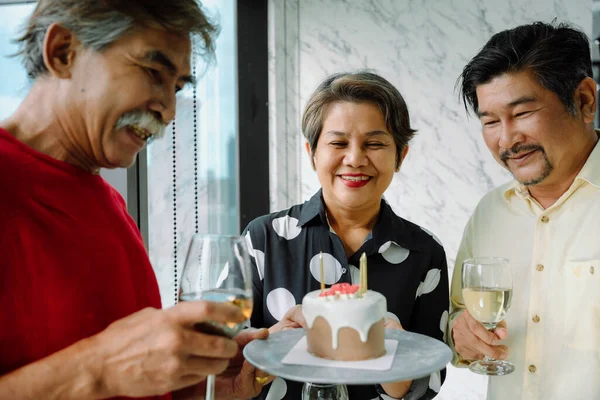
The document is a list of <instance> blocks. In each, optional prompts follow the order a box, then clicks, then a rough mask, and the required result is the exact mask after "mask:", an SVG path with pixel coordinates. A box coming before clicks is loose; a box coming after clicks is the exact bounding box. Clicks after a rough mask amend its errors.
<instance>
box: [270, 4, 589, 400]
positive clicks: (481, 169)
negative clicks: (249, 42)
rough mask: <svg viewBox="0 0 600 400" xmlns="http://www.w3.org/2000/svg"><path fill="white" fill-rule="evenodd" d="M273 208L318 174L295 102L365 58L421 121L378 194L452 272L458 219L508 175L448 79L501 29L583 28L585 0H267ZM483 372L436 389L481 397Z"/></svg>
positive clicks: (467, 398)
mask: <svg viewBox="0 0 600 400" xmlns="http://www.w3.org/2000/svg"><path fill="white" fill-rule="evenodd" d="M269 14H270V15H269V18H270V21H269V29H270V31H269V41H270V43H269V48H270V64H269V66H270V81H269V85H270V99H269V103H270V118H271V120H270V130H271V133H270V136H271V148H270V152H271V154H270V157H271V159H270V162H271V171H272V173H271V208H272V210H277V209H282V208H286V207H289V206H290V205H292V204H295V203H298V202H301V201H303V200H306V199H308V198H309V197H310V196H311V195H312V194H313V193H314V192H315V191H316V190H317V189H318V188H319V182H318V180H317V176H316V174H315V172H314V171H313V170H312V168H311V167H310V163H309V160H308V158H307V156H306V154H305V152H304V148H303V137H302V135H301V133H300V113H301V111H302V107H303V106H304V104H305V103H306V100H307V99H308V96H309V95H310V93H311V92H312V90H313V89H314V88H315V87H316V85H317V84H318V83H319V82H320V81H321V80H322V79H323V78H325V77H326V76H327V75H328V74H331V73H334V72H339V71H350V70H355V69H358V68H371V69H374V70H375V71H376V72H378V73H379V74H381V75H382V76H384V77H385V78H387V79H388V80H390V81H391V82H392V83H393V84H394V85H396V87H397V88H398V89H399V90H400V92H401V93H402V94H403V96H404V98H405V100H406V101H407V103H408V105H409V111H410V114H411V121H412V125H413V127H414V128H416V129H418V134H417V136H416V137H415V138H414V139H413V141H412V142H411V148H410V152H409V154H408V157H407V158H406V160H405V162H404V165H403V166H402V169H401V171H400V173H398V174H397V176H396V177H395V179H394V181H393V182H392V184H391V186H390V188H389V190H388V191H387V192H386V194H385V196H386V199H387V200H388V201H389V203H390V204H391V205H392V207H393V208H394V209H395V211H396V212H397V213H398V214H400V215H402V216H403V217H405V218H407V219H409V220H411V221H413V222H415V223H417V224H419V225H421V226H423V227H425V228H426V229H428V230H430V231H432V232H433V233H434V234H435V235H436V236H437V237H438V238H439V239H440V240H441V241H442V243H443V244H444V247H445V249H446V253H447V256H448V261H449V268H450V270H451V271H450V273H451V272H452V269H453V262H454V258H455V255H456V251H457V248H458V245H459V242H460V238H461V235H462V229H463V227H464V225H465V223H466V221H467V219H468V217H469V215H470V213H471V212H472V210H473V209H474V207H475V205H476V204H477V202H478V200H479V199H480V198H481V197H482V196H483V194H484V193H485V192H487V191H488V190H490V189H491V188H493V187H495V186H497V185H499V184H501V183H503V182H505V181H507V180H508V179H510V176H509V175H508V174H507V173H506V172H504V171H503V170H502V169H501V168H500V167H499V166H498V165H497V164H496V162H495V161H494V160H493V158H492V156H491V155H490V154H489V152H488V150H487V149H486V147H485V145H484V143H483V140H482V139H481V136H480V125H479V122H478V121H477V119H476V118H470V119H469V118H467V116H466V113H465V110H464V107H463V106H462V105H461V104H460V103H459V101H458V94H457V92H456V91H455V90H454V85H455V82H456V79H457V77H458V75H459V74H460V72H461V70H462V68H463V66H464V65H465V64H466V63H467V62H468V61H469V59H470V58H471V57H472V56H474V55H475V54H476V52H477V51H478V49H479V48H480V47H481V46H483V44H485V42H486V41H487V39H489V37H490V36H491V35H492V34H493V33H495V32H498V31H500V30H503V29H506V28H510V27H513V26H516V25H519V24H522V23H528V22H532V21H534V20H543V21H550V20H552V19H553V18H555V17H557V16H558V17H560V20H561V21H562V20H564V21H569V22H571V23H573V24H575V25H576V26H578V27H580V28H581V29H583V30H584V31H585V32H587V33H588V34H591V32H592V0H576V1H573V0H553V1H549V0H531V1H527V2H524V1H521V0H507V1H497V0H476V1H474V0H271V1H270V4H269ZM486 384H487V381H486V379H485V378H483V377H480V376H475V375H473V374H471V373H469V372H468V371H464V370H460V371H459V370H457V369H454V368H450V369H449V376H448V380H447V381H446V384H445V385H444V387H443V388H442V392H441V393H440V396H438V398H440V399H444V400H449V399H461V400H475V399H483V398H485V390H486Z"/></svg>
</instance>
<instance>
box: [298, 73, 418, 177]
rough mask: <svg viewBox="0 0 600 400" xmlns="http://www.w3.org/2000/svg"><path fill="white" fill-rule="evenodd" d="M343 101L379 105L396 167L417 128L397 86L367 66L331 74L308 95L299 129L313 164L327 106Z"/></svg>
mask: <svg viewBox="0 0 600 400" xmlns="http://www.w3.org/2000/svg"><path fill="white" fill-rule="evenodd" d="M342 101H347V102H353V103H363V102H366V103H373V104H375V105H376V106H377V107H378V108H379V110H380V111H381V114H382V115H383V118H384V120H385V125H386V127H387V128H388V130H389V131H390V133H391V134H392V136H393V137H394V142H395V144H396V167H399V166H400V163H401V161H402V160H401V159H400V156H401V154H402V151H403V150H404V148H405V147H406V145H407V144H408V142H409V141H410V140H411V139H412V137H413V136H414V134H415V132H416V130H414V129H412V128H411V127H410V117H409V114H408V107H407V106H406V102H405V101H404V98H403V97H402V95H401V94H400V92H399V91H398V89H396V88H395V87H394V85H392V84H391V83H390V82H389V81H387V80H386V79H385V78H383V77H381V76H379V75H377V74H375V73H373V72H371V71H368V70H360V71H357V72H354V73H346V72H344V73H337V74H333V75H330V76H329V77H328V78H326V79H325V80H324V81H323V82H321V84H320V85H319V86H318V87H317V89H316V90H315V91H314V92H313V94H312V95H311V96H310V98H309V99H308V102H307V104H306V108H305V109H304V113H303V116H302V133H303V134H304V137H305V138H306V140H307V141H308V144H309V146H310V150H311V153H312V155H313V161H312V162H313V165H314V154H315V150H316V148H317V142H318V141H319V136H321V130H322V129H323V123H324V121H325V117H326V114H327V109H328V107H329V105H330V104H332V103H336V102H342Z"/></svg>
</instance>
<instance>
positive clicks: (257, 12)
mask: <svg viewBox="0 0 600 400" xmlns="http://www.w3.org/2000/svg"><path fill="white" fill-rule="evenodd" d="M202 3H203V7H204V9H205V10H207V11H208V13H209V15H211V16H217V21H218V24H219V27H220V34H219V36H218V37H217V42H216V63H215V64H213V65H210V66H209V67H208V69H206V68H205V65H204V63H203V60H202V58H201V57H199V58H195V59H194V62H193V65H192V74H194V75H196V76H197V78H198V84H197V86H196V88H195V89H191V88H190V89H186V90H185V91H183V92H182V93H181V94H180V95H179V98H178V101H177V116H176V118H175V122H174V123H173V124H171V126H170V127H169V128H168V129H167V134H166V136H165V137H164V138H163V139H162V140H159V141H156V142H155V143H152V144H151V145H150V146H149V147H148V151H147V161H146V162H147V184H146V185H147V191H148V197H147V198H148V211H147V215H148V217H147V221H148V222H147V230H148V241H147V243H148V250H149V253H150V259H151V262H152V265H153V266H154V270H155V272H156V275H157V277H158V281H159V285H160V289H161V296H162V299H163V305H165V306H169V305H171V304H173V302H174V299H175V297H176V296H175V293H174V289H175V285H174V283H175V281H176V279H177V273H178V271H180V270H181V268H182V267H183V263H184V262H185V256H186V251H187V246H188V244H189V242H190V239H191V236H192V235H193V234H194V233H196V232H198V233H220V234H232V235H236V234H239V233H240V231H241V230H242V229H243V228H244V227H245V225H246V224H247V223H248V222H249V220H251V219H253V218H255V217H257V216H259V215H261V214H265V213H267V212H268V211H269V203H268V201H269V196H268V188H269V183H268V160H269V157H268V123H267V94H268V91H267V61H268V60H267V1H266V0H264V1H255V2H248V1H245V0H238V1H236V0H205V1H203V2H202ZM257 26H258V28H257ZM140 165H142V168H143V160H142V162H141V163H140ZM142 175H143V174H142ZM141 181H142V182H141V190H142V191H143V187H144V182H143V179H142V180H141ZM142 197H143V196H142ZM140 215H141V219H142V220H143V219H144V217H143V216H144V213H143V212H142V213H141V214H140ZM142 225H143V221H142ZM142 231H143V229H142Z"/></svg>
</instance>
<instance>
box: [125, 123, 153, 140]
mask: <svg viewBox="0 0 600 400" xmlns="http://www.w3.org/2000/svg"><path fill="white" fill-rule="evenodd" d="M128 127H129V128H131V131H132V132H133V133H134V135H135V136H137V137H138V138H140V139H142V140H143V141H147V140H148V139H150V137H151V136H152V133H151V132H150V131H148V130H147V129H145V128H142V127H140V126H138V125H128Z"/></svg>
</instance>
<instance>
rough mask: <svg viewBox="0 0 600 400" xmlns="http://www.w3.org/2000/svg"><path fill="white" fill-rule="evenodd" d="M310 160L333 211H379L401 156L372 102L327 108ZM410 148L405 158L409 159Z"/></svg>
mask: <svg viewBox="0 0 600 400" xmlns="http://www.w3.org/2000/svg"><path fill="white" fill-rule="evenodd" d="M324 114H325V117H324V121H323V129H322V130H321V134H320V135H319V139H318V141H317V146H316V149H315V152H314V155H311V153H310V146H309V145H308V143H307V144H306V150H307V152H308V154H309V157H311V159H312V161H313V163H314V168H315V170H316V171H317V175H318V177H319V181H320V183H321V186H322V188H323V198H324V200H325V203H326V204H327V207H328V208H332V207H341V208H344V209H348V210H356V209H363V208H369V207H379V203H380V200H381V196H382V195H383V192H385V190H386V189H387V188H388V186H389V185H390V182H391V181H392V178H393V176H394V172H396V171H397V169H396V161H397V159H398V154H397V152H396V145H395V143H394V138H393V137H392V134H391V133H390V132H389V131H388V129H387V127H386V125H385V121H384V118H383V115H382V113H381V111H380V110H379V108H378V107H377V106H376V105H374V104H372V103H350V102H336V103H332V104H330V105H328V106H327V109H326V111H325V113H324ZM407 151H408V146H407V147H406V148H405V149H404V152H403V154H402V155H401V156H400V158H401V160H402V159H403V158H404V156H405V155H406V152H407Z"/></svg>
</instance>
